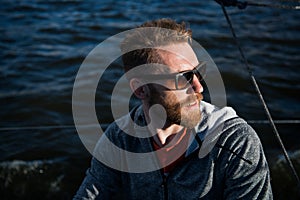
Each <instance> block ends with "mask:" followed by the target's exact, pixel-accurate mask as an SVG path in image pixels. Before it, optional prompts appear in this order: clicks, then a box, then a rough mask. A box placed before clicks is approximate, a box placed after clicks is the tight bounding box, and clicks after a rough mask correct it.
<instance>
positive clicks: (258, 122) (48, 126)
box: [0, 120, 300, 131]
mask: <svg viewBox="0 0 300 200" xmlns="http://www.w3.org/2000/svg"><path fill="white" fill-rule="evenodd" d="M247 123H249V124H269V123H270V122H269V121H268V120H247ZM274 123H275V124H300V120H274ZM95 126H99V124H87V125H79V126H78V127H79V128H89V127H95ZM75 128H76V127H75V125H72V124H66V125H45V126H19V127H0V131H19V130H43V129H75Z"/></svg>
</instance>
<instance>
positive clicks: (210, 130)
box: [187, 101, 238, 158]
mask: <svg viewBox="0 0 300 200" xmlns="http://www.w3.org/2000/svg"><path fill="white" fill-rule="evenodd" d="M200 110H201V114H202V116H201V117H202V119H201V121H200V122H199V124H198V125H197V126H196V127H195V133H196V135H197V137H199V138H200V140H201V141H202V145H201V148H200V150H199V158H203V157H205V156H206V155H207V154H208V153H209V152H210V151H211V150H212V148H213V147H214V146H215V144H216V143H217V141H218V139H219V137H220V136H221V134H222V133H223V130H224V129H223V128H224V123H225V122H226V121H227V120H229V119H233V118H236V117H238V116H237V114H236V112H235V111H234V110H233V109H232V108H231V107H223V108H218V107H216V106H214V105H212V104H210V103H207V102H205V101H201V103H200ZM198 148H199V144H198V143H197V141H196V140H195V139H194V137H193V139H192V140H191V145H190V147H189V149H188V151H187V154H190V153H192V152H194V151H195V150H196V149H198Z"/></svg>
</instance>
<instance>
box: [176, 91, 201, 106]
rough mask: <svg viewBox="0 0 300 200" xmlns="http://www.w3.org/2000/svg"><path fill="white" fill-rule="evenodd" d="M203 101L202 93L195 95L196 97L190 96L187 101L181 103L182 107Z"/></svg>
mask: <svg viewBox="0 0 300 200" xmlns="http://www.w3.org/2000/svg"><path fill="white" fill-rule="evenodd" d="M202 99H203V95H202V94H201V93H195V94H194V95H191V96H188V97H187V98H186V99H185V100H183V101H182V102H180V104H181V105H183V106H184V105H188V104H190V103H193V102H195V101H201V100H202Z"/></svg>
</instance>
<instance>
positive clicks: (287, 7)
mask: <svg viewBox="0 0 300 200" xmlns="http://www.w3.org/2000/svg"><path fill="white" fill-rule="evenodd" d="M247 5H248V6H258V7H270V8H282V9H290V10H300V5H298V6H287V5H278V4H264V3H254V2H247Z"/></svg>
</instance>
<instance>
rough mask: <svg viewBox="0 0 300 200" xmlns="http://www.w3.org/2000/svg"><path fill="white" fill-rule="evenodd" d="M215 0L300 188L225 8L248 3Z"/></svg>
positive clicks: (297, 178) (292, 166)
mask: <svg viewBox="0 0 300 200" xmlns="http://www.w3.org/2000/svg"><path fill="white" fill-rule="evenodd" d="M215 1H216V2H217V3H219V4H220V5H221V7H222V10H223V13H224V16H225V18H226V20H227V23H228V25H229V27H230V30H231V33H232V36H233V38H234V41H235V43H236V45H237V47H238V49H239V52H240V54H241V57H242V59H243V62H244V64H245V66H246V68H247V71H248V73H249V75H250V77H251V80H252V83H253V85H254V87H255V90H256V92H257V94H258V96H259V98H260V101H261V103H262V104H263V107H264V110H265V112H266V114H267V117H268V120H269V122H270V125H271V127H272V129H273V132H274V134H275V136H276V139H277V141H278V142H279V144H280V147H281V149H282V151H283V154H284V157H285V159H286V161H287V163H288V166H289V167H290V169H291V171H292V173H293V175H294V177H295V179H296V181H297V183H298V187H299V189H300V179H299V176H298V174H297V172H296V170H295V167H294V165H293V163H292V161H291V159H290V157H289V155H288V153H287V151H286V149H285V147H284V144H283V142H282V140H281V137H280V135H279V133H278V131H277V128H276V126H275V123H274V121H273V119H272V116H271V114H270V111H269V109H268V106H267V104H266V102H265V100H264V98H263V96H262V93H261V92H260V89H259V87H258V84H257V82H256V79H255V77H254V75H253V72H252V69H251V68H250V66H249V64H248V61H247V59H246V57H245V54H244V52H243V50H242V48H241V45H240V42H239V40H238V38H237V36H236V34H235V31H234V28H233V26H232V23H231V20H230V18H229V16H228V14H227V11H226V9H225V6H237V7H238V8H240V9H243V8H245V7H244V6H245V5H246V4H245V2H239V1H237V0H215ZM299 191H300V190H299Z"/></svg>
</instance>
